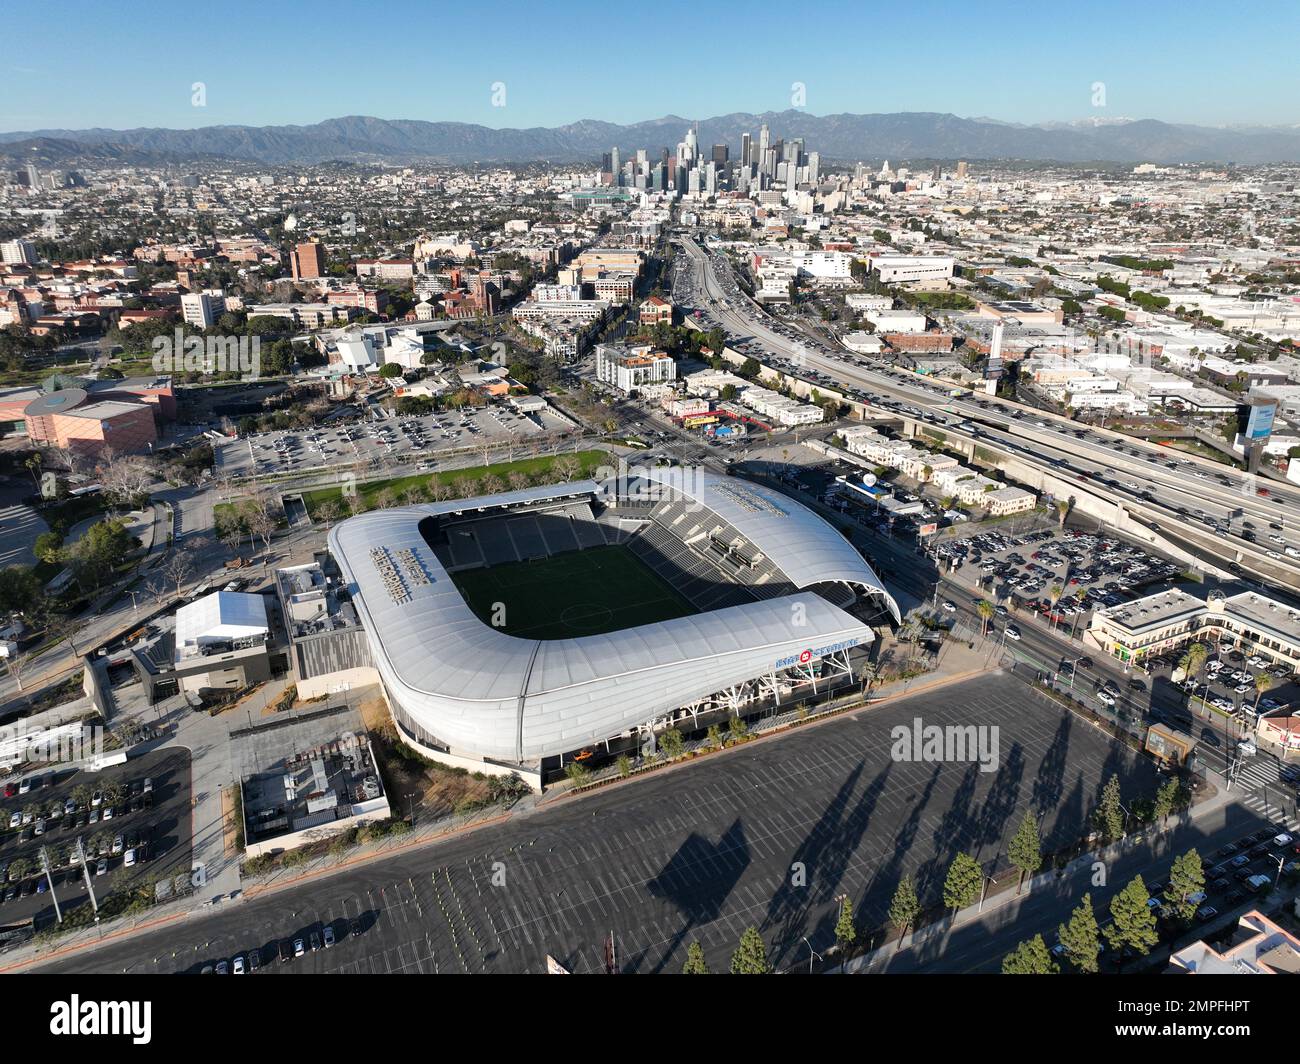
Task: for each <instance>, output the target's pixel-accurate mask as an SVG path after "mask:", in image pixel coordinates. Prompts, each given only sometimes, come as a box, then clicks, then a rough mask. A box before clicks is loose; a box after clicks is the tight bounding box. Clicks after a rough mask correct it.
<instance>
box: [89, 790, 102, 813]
mask: <svg viewBox="0 0 1300 1064" xmlns="http://www.w3.org/2000/svg"><path fill="white" fill-rule="evenodd" d="M103 804H104V792H103V791H95V793H94V794H92V795H91V796H90V806H91V808H92V809H98V808H99V807H100V806H101V805H103Z"/></svg>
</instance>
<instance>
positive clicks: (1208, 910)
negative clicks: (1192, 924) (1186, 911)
mask: <svg viewBox="0 0 1300 1064" xmlns="http://www.w3.org/2000/svg"><path fill="white" fill-rule="evenodd" d="M1218 915H1219V910H1218V909H1216V908H1215V907H1214V906H1213V905H1202V906H1201V907H1200V908H1199V909H1197V910H1196V919H1198V920H1199V921H1200V922H1201V923H1203V924H1205V923H1209V922H1210V921H1211V920H1213V919H1214V918H1215V917H1216V916H1218Z"/></svg>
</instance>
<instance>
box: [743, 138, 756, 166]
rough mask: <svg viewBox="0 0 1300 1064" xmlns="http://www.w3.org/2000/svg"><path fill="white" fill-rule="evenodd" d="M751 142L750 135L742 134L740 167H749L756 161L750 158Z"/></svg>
mask: <svg viewBox="0 0 1300 1064" xmlns="http://www.w3.org/2000/svg"><path fill="white" fill-rule="evenodd" d="M749 141H750V137H749V134H748V133H742V134H741V135H740V165H741V166H748V165H749V164H750V163H751V162H753V161H754V160H753V159H752V158H750V154H751V148H750V143H749Z"/></svg>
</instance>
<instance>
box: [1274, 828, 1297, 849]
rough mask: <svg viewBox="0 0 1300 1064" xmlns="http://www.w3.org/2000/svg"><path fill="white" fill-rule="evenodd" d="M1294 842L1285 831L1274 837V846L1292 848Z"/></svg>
mask: <svg viewBox="0 0 1300 1064" xmlns="http://www.w3.org/2000/svg"><path fill="white" fill-rule="evenodd" d="M1294 841H1295V840H1294V839H1293V838H1292V837H1291V836H1290V835H1288V834H1287V833H1286V832H1285V831H1284V832H1282V833H1281V834H1280V835H1274V836H1273V845H1274V846H1290V845H1291V843H1292V842H1294Z"/></svg>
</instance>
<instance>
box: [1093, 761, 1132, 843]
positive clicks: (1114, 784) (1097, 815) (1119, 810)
mask: <svg viewBox="0 0 1300 1064" xmlns="http://www.w3.org/2000/svg"><path fill="white" fill-rule="evenodd" d="M1093 820H1094V821H1095V822H1096V824H1097V827H1098V828H1099V829H1100V830H1101V832H1102V834H1103V835H1104V836H1105V837H1106V841H1107V842H1114V841H1115V840H1116V839H1120V838H1123V837H1124V821H1125V816H1124V809H1123V806H1122V805H1121V804H1120V793H1119V777H1118V776H1115V775H1112V776H1111V777H1110V779H1108V780H1107V781H1106V786H1105V787H1103V788H1102V791H1101V801H1100V802H1099V803H1098V805H1097V810H1096V812H1094V813H1093Z"/></svg>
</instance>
